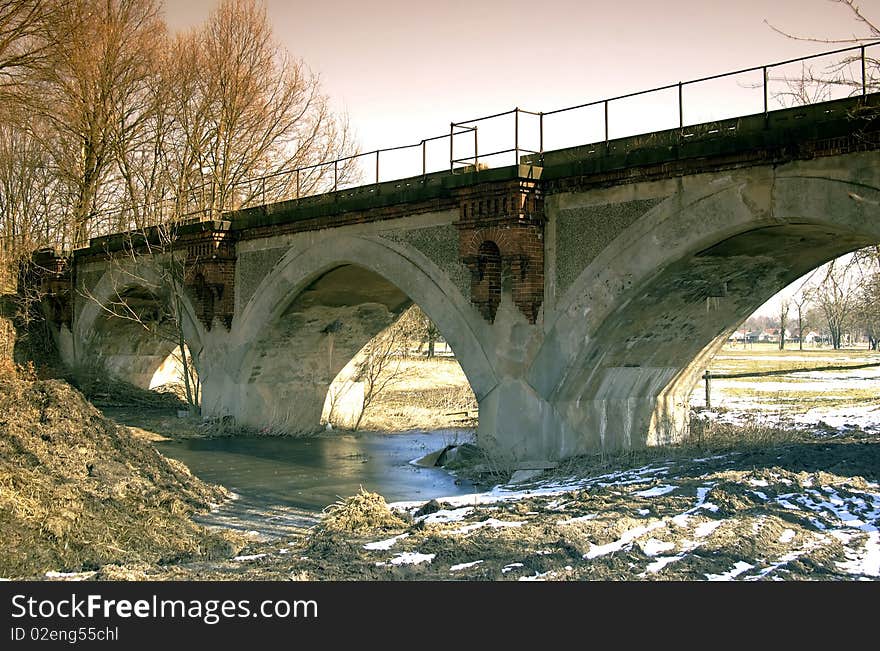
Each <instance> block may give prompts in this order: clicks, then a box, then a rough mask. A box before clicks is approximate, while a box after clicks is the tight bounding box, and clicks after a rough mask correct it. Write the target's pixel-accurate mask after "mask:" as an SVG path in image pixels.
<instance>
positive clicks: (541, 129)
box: [538, 111, 544, 165]
mask: <svg viewBox="0 0 880 651" xmlns="http://www.w3.org/2000/svg"><path fill="white" fill-rule="evenodd" d="M538 153H539V154H541V164H542V165H543V164H544V111H541V112H540V113H539V114H538Z"/></svg>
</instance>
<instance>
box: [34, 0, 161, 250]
mask: <svg viewBox="0 0 880 651" xmlns="http://www.w3.org/2000/svg"><path fill="white" fill-rule="evenodd" d="M159 8H160V5H159V0H107V1H106V2H100V3H95V2H92V1H91V0H66V1H65V2H63V3H61V5H60V6H59V10H58V12H57V14H56V18H55V20H53V21H51V22H50V23H49V25H48V27H47V30H48V32H49V38H50V40H51V41H52V43H53V49H52V57H50V58H49V59H48V60H47V61H46V62H45V63H44V65H40V66H38V67H37V68H36V71H35V72H34V73H33V74H32V75H31V76H30V77H29V82H28V83H29V85H30V89H29V92H28V96H29V98H30V102H31V108H32V109H33V110H34V112H36V113H37V114H38V115H39V116H40V117H41V118H42V119H43V120H45V121H46V123H47V124H48V129H47V132H46V134H45V136H46V137H45V142H44V144H45V147H46V149H47V150H48V151H49V152H50V153H51V155H52V157H53V159H54V164H55V168H56V170H57V174H58V176H59V180H60V181H62V182H63V183H64V184H65V185H66V186H67V193H68V196H67V197H65V198H64V201H66V202H68V203H69V205H70V214H71V219H72V222H73V240H74V244H81V243H84V242H86V240H87V238H88V237H89V236H90V235H93V234H95V230H96V229H97V228H99V227H100V224H97V223H95V221H96V218H97V217H98V216H99V215H102V214H105V213H101V208H104V207H111V206H115V205H116V204H117V203H118V201H117V199H118V197H116V196H115V194H116V188H114V187H113V184H111V183H108V177H109V176H110V174H111V173H112V171H113V163H114V157H115V156H116V155H117V154H118V149H119V146H120V142H119V137H120V133H121V132H122V131H124V130H125V129H126V128H127V126H126V125H130V124H131V121H132V120H134V119H137V118H136V110H135V109H134V108H133V107H134V106H135V105H136V104H137V101H136V99H137V98H139V96H140V95H141V94H142V93H143V92H144V87H145V85H146V83H147V81H148V79H149V78H150V74H151V71H152V69H153V57H154V55H155V52H156V48H157V47H158V44H159V43H160V42H161V41H160V38H161V36H162V34H163V33H164V29H165V28H164V23H163V21H162V20H161V17H160V13H159ZM115 226H117V223H116V222H115V221H114V220H113V219H108V220H107V223H106V224H105V230H114V227H115Z"/></svg>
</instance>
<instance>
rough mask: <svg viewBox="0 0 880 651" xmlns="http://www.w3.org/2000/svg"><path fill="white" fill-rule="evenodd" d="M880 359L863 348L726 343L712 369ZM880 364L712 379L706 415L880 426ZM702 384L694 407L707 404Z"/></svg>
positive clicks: (750, 369)
mask: <svg viewBox="0 0 880 651" xmlns="http://www.w3.org/2000/svg"><path fill="white" fill-rule="evenodd" d="M870 363H880V353H878V352H876V351H869V350H865V349H864V348H861V349H845V350H833V349H831V348H805V349H804V350H803V351H801V350H798V349H797V346H796V345H795V346H794V347H793V348H787V349H786V350H784V351H780V350H778V348H777V347H776V345H775V344H755V345H750V346H748V347H746V348H743V347H742V346H740V345H735V346H726V347H725V348H724V349H723V350H722V351H721V352H720V353H719V354H718V355H717V356H716V357H715V359H714V360H713V361H712V363H711V364H710V366H709V368H710V370H711V371H712V372H713V373H753V372H761V371H777V370H786V369H791V370H796V369H809V368H814V367H818V366H848V365H860V364H870ZM878 389H880V366H878V367H876V368H862V369H855V370H851V371H845V370H838V371H831V370H829V371H818V372H799V373H791V374H785V375H773V376H767V377H754V378H728V379H713V380H712V381H711V391H712V408H713V409H712V410H711V412H710V413H706V412H703V413H704V414H705V415H707V416H711V417H713V418H718V419H720V420H722V421H724V422H731V423H735V422H743V421H745V420H748V419H753V418H758V419H761V420H764V421H769V422H773V423H777V424H779V425H782V426H786V425H799V426H818V427H830V428H832V429H840V428H845V426H847V425H849V426H858V427H860V428H861V429H863V430H865V431H878V430H880V390H878ZM705 404H706V403H705V393H704V387H703V384H702V383H701V384H700V385H699V386H698V387H697V388H696V390H695V391H694V394H693V396H692V398H691V405H692V407H694V408H696V409H697V410H700V409H701V408H703V407H705Z"/></svg>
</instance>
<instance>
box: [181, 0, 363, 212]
mask: <svg viewBox="0 0 880 651" xmlns="http://www.w3.org/2000/svg"><path fill="white" fill-rule="evenodd" d="M173 52H174V61H175V63H176V78H175V88H176V92H175V94H174V96H175V98H176V103H175V105H174V106H173V109H172V110H173V113H174V117H175V123H176V128H177V129H178V134H177V139H176V142H175V154H176V160H175V164H176V168H177V169H176V174H177V176H178V179H179V183H180V185H181V187H180V188H179V190H180V191H181V193H189V194H190V195H191V196H192V197H193V198H194V199H195V200H196V201H197V202H199V203H200V204H201V205H200V208H201V209H202V210H204V211H205V212H206V213H207V214H209V215H216V214H218V213H219V212H221V211H224V210H230V209H234V208H237V207H240V206H242V205H247V204H249V203H251V202H252V201H258V202H260V203H263V202H265V201H270V200H273V199H278V198H287V197H290V196H291V195H292V194H295V193H299V194H308V193H310V192H314V191H315V189H316V188H319V187H322V186H323V187H325V188H326V189H330V188H331V187H332V185H334V184H338V183H341V182H344V181H345V180H347V179H348V178H349V177H351V175H352V174H354V171H355V167H354V165H353V161H349V162H348V163H347V164H341V165H321V163H324V162H326V161H332V160H333V159H336V158H340V157H342V156H347V155H350V154H352V153H354V149H353V145H352V143H351V134H350V132H349V129H348V124H347V122H346V121H345V120H344V119H342V120H340V119H339V118H337V117H335V116H334V115H333V114H332V112H331V111H330V108H329V101H328V99H327V97H326V96H325V95H324V94H323V93H322V91H321V86H320V80H319V78H318V77H317V76H316V75H314V74H312V73H311V72H310V71H309V70H308V68H306V66H305V64H304V63H302V62H301V61H298V60H293V59H291V58H290V57H289V55H288V54H287V53H286V52H285V51H284V50H283V49H281V48H280V47H279V46H278V45H277V44H276V43H275V41H274V39H273V36H272V30H271V26H270V24H269V22H268V19H267V16H266V9H265V7H262V6H258V5H257V4H256V3H255V2H253V0H223V2H221V4H220V6H219V7H218V8H217V10H216V11H215V12H214V13H213V14H211V16H210V18H209V19H208V22H207V23H206V25H205V26H204V27H203V28H202V29H201V30H198V31H192V32H190V33H188V34H184V35H183V36H181V37H179V38H178V39H177V41H176V42H175V44H174V46H173ZM309 165H315V167H313V168H312V169H310V170H306V171H304V172H302V173H300V174H295V175H294V174H290V173H280V172H282V171H289V170H290V169H291V168H295V167H305V166H309ZM334 173H335V177H336V178H335V179H333V178H332V177H333V175H334ZM255 179H256V180H255ZM292 186H295V187H292Z"/></svg>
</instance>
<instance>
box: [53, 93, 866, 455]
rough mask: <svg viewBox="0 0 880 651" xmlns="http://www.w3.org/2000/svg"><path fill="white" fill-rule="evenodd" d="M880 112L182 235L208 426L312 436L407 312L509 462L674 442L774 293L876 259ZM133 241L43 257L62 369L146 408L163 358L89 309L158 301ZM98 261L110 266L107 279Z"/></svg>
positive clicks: (484, 174)
mask: <svg viewBox="0 0 880 651" xmlns="http://www.w3.org/2000/svg"><path fill="white" fill-rule="evenodd" d="M878 106H880V96H878V95H876V94H875V95H867V96H866V97H860V98H852V99H846V100H838V101H834V102H827V103H823V104H816V105H812V106H808V107H800V108H794V109H786V110H780V111H774V112H770V113H768V114H760V115H755V116H749V117H744V118H737V119H733V120H728V121H723V122H716V123H712V124H705V125H697V126H693V127H687V128H684V129H674V130H670V131H664V132H658V133H652V134H648V135H642V136H637V137H632V138H625V139H620V140H612V141H610V142H608V143H604V142H603V143H600V144H598V145H590V146H584V147H576V148H571V149H565V150H558V151H552V152H545V153H543V154H542V155H540V156H526V157H522V158H521V159H520V163H521V164H519V165H514V166H510V167H506V168H498V169H481V170H474V169H470V170H464V171H462V170H458V171H456V172H455V173H452V172H446V173H437V174H428V175H425V176H419V177H413V178H410V179H405V180H402V181H394V182H389V183H381V184H372V185H367V186H362V187H359V188H355V189H353V190H345V191H339V192H333V193H329V194H325V195H321V196H318V197H311V198H307V199H300V200H296V201H286V202H282V203H276V204H271V205H265V206H261V207H258V208H251V209H246V210H241V211H237V212H233V213H229V214H225V215H224V220H223V221H217V222H201V223H198V224H191V225H188V226H185V227H182V228H181V229H180V232H179V237H178V239H177V241H176V242H175V251H176V252H177V253H176V254H172V255H178V256H182V258H183V259H184V260H188V261H190V263H191V269H190V271H189V272H188V273H187V275H186V280H185V293H184V298H185V300H184V306H183V307H184V313H185V315H186V318H185V324H184V325H185V327H184V331H185V332H184V334H185V340H186V343H187V344H188V346H189V348H190V349H191V350H192V351H193V353H194V354H195V355H196V358H197V367H198V372H199V375H200V377H201V379H202V382H203V388H202V390H203V399H202V410H203V414H204V415H205V416H209V417H220V416H231V417H232V418H234V419H235V420H236V421H237V422H239V423H243V424H249V425H255V426H262V425H267V424H282V425H284V426H286V427H290V428H295V429H313V428H316V427H317V426H318V424H319V421H320V418H321V410H322V406H323V404H324V400H325V396H326V394H327V391H328V387H329V385H330V384H331V382H332V381H333V379H334V378H335V377H336V375H337V374H338V373H339V372H340V370H341V369H343V367H345V365H346V364H347V363H348V362H349V361H350V360H351V359H352V357H353V356H354V355H355V354H356V353H357V352H358V351H359V350H360V349H361V348H362V347H363V346H364V345H365V344H366V343H367V342H368V341H369V340H370V339H371V338H372V337H373V336H374V335H376V334H377V333H378V332H380V331H381V330H382V329H383V328H385V327H386V326H388V325H389V324H391V323H392V322H394V321H395V319H396V318H397V317H398V316H399V315H400V314H401V312H402V311H403V310H404V309H405V308H406V307H407V306H409V305H410V304H411V303H417V304H418V305H419V306H421V307H422V309H423V310H424V311H425V312H426V313H427V314H428V316H429V317H430V318H431V319H432V320H433V321H434V322H435V323H436V325H437V327H438V328H439V330H440V332H441V333H442V335H443V336H444V338H445V339H446V340H447V341H448V342H449V344H450V345H451V347H452V349H453V350H454V352H455V355H456V357H457V359H458V361H459V362H460V364H461V366H462V368H463V370H464V372H465V374H466V375H467V378H468V380H469V382H470V385H471V387H472V389H473V391H474V394H475V395H476V397H477V400H478V402H479V430H478V438H479V440H480V441H481V443H482V444H484V445H486V446H489V447H495V448H498V449H500V450H503V451H504V452H506V453H508V454H510V455H512V456H513V457H515V458H517V459H519V460H523V461H529V460H548V459H561V458H565V457H568V456H571V455H575V454H579V453H583V452H587V451H596V450H614V449H621V448H624V449H625V448H638V447H643V446H646V445H656V444H661V443H665V442H672V441H675V440H676V439H678V438H680V437H681V436H682V434H683V433H684V432H685V431H686V428H687V425H688V399H689V395H690V393H691V391H692V389H693V387H694V386H695V383H696V382H697V380H698V377H699V374H700V373H701V372H702V371H703V370H704V368H705V365H706V362H707V360H708V359H709V358H711V356H712V355H713V353H714V352H715V351H716V350H717V349H718V348H719V347H720V345H721V344H722V343H723V342H724V341H725V340H726V338H727V337H728V335H729V334H730V333H731V332H732V331H733V330H734V329H735V328H736V326H737V325H738V324H740V323H741V322H742V321H743V320H744V319H745V318H747V317H748V315H749V314H751V313H752V312H753V311H754V310H755V309H756V308H757V307H759V306H760V305H761V304H762V303H764V302H765V301H766V300H767V299H769V298H770V297H771V296H772V295H773V294H774V293H776V292H777V291H779V290H780V289H782V288H783V287H785V286H786V285H787V284H789V283H790V282H792V281H793V280H795V279H796V278H798V277H799V276H801V275H802V274H804V273H806V272H808V271H809V270H811V269H813V268H815V267H817V266H819V265H821V264H823V263H825V262H827V261H828V260H831V259H832V258H834V257H836V256H839V255H842V254H844V253H846V252H848V251H852V250H854V249H857V248H860V247H863V246H866V245H870V244H875V243H877V242H880V153H878V142H880V137H878V136H880V126H878V120H877V119H876V118H874V117H873V116H875V115H876V114H877V109H876V107H878ZM127 241H129V242H130V237H127V236H126V235H124V234H121V235H115V236H109V237H103V238H98V239H93V240H92V241H91V243H90V246H89V247H88V248H85V249H80V250H77V251H74V252H73V254H72V256H70V257H68V258H60V257H56V256H54V254H49V253H42V254H40V255H39V256H38V258H39V260H38V262H40V269H42V270H43V272H42V276H41V278H40V282H41V283H42V286H43V287H44V289H46V292H47V299H46V308H47V310H48V311H49V313H50V314H51V316H52V319H53V321H54V323H55V324H56V332H57V335H58V342H59V347H60V349H61V351H62V353H63V356H64V358H65V360H66V361H67V362H68V363H69V364H71V365H76V364H82V363H85V362H87V361H89V360H92V361H94V360H100V362H101V363H102V364H103V365H104V366H105V367H106V368H107V369H108V370H109V371H110V372H112V373H113V374H115V375H117V376H119V377H121V378H123V379H127V380H129V381H131V382H134V383H136V384H141V385H144V384H146V383H148V382H149V378H150V377H151V376H152V374H153V372H154V371H155V370H156V368H157V366H158V365H159V364H160V363H161V362H162V360H163V359H165V357H166V356H167V355H168V353H169V352H170V350H171V348H172V347H173V344H171V343H169V342H167V341H164V340H161V339H159V338H156V337H151V336H150V334H149V333H148V332H146V331H145V330H144V329H143V328H141V327H140V326H137V325H136V324H131V323H125V322H120V321H119V320H118V319H115V318H107V317H106V311H105V310H103V309H102V307H101V302H102V301H104V302H106V301H110V300H113V299H114V297H115V296H117V295H119V294H120V288H122V289H124V292H122V295H123V296H124V297H128V298H130V300H131V301H132V304H133V305H141V306H143V305H144V304H149V301H150V300H158V299H156V296H158V295H160V292H157V291H156V286H157V285H159V284H161V283H162V282H163V281H162V277H161V276H160V275H157V274H156V273H155V272H154V271H151V267H150V265H149V264H147V263H146V262H142V261H139V260H141V258H146V257H149V256H141V257H138V256H134V257H132V256H128V262H126V263H124V264H120V263H118V256H116V258H114V252H117V251H123V250H124V249H125V248H126V242H127ZM114 259H115V260H116V262H114Z"/></svg>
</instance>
